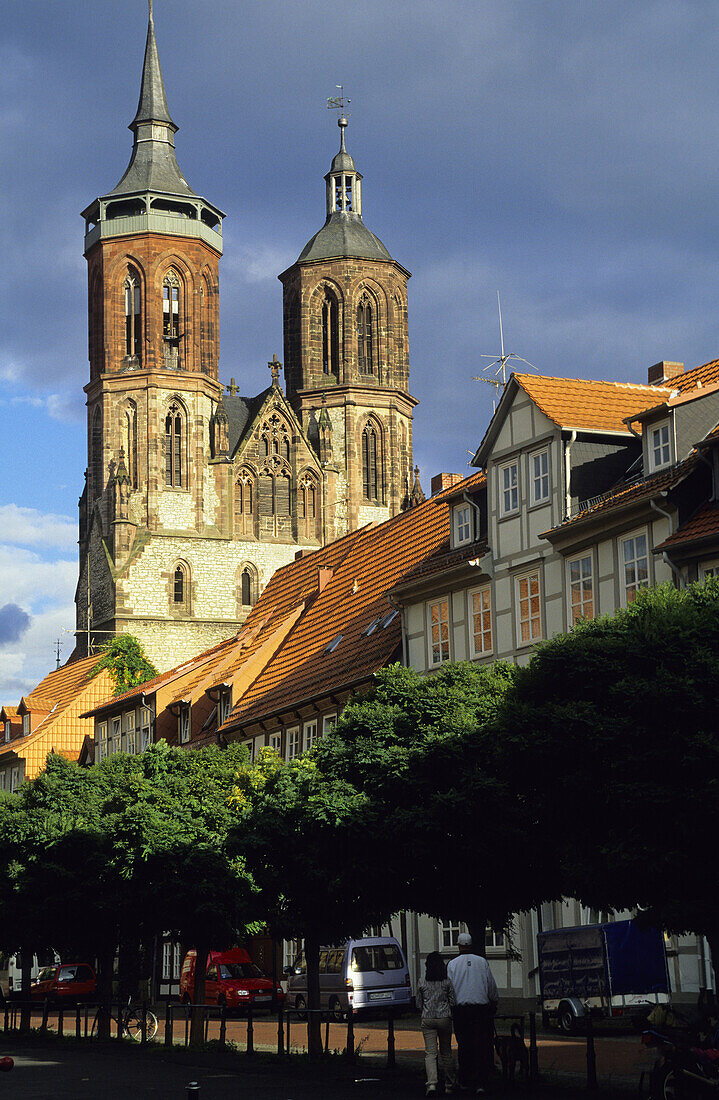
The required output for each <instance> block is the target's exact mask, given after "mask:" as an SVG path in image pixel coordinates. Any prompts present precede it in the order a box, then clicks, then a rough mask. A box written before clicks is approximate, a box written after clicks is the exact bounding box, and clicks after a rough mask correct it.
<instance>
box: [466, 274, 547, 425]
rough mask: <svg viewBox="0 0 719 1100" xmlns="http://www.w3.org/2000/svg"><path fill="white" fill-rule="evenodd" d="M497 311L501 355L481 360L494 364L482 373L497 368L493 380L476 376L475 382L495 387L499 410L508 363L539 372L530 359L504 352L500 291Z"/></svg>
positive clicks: (493, 402) (494, 400)
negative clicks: (522, 365)
mask: <svg viewBox="0 0 719 1100" xmlns="http://www.w3.org/2000/svg"><path fill="white" fill-rule="evenodd" d="M497 311H498V313H499V347H500V354H499V355H496V356H495V355H480V357H479V358H480V359H491V360H492V362H491V363H488V364H487V366H486V367H482V371H483V372H484V373H485V374H488V373H489V372H490V371H491V370H492V368H493V367H496V370H495V371H494V377H493V378H481V377H477V376H476V375H475V377H474V381H475V382H484V383H485V384H486V385H487V386H494V398H493V400H492V408H493V409H496V408H497V391H498V390H500V389H502V390H503V389H504V387H505V386H506V385H507V363H509V362H510V360H511V361H514V362H517V363H526V364H527V366H528V367H531V368H532V370H537V368H536V367H535V365H534V363H530V362H529V359H523V358H522V356H521V355H515V354H514V352H513V351H510V352H505V350H504V330H503V328H502V303H501V301H500V298H499V291H497Z"/></svg>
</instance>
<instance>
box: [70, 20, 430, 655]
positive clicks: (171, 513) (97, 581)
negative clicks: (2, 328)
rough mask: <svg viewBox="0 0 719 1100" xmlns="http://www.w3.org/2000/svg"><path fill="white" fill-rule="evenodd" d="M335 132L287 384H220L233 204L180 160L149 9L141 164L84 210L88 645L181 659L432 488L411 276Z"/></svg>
mask: <svg viewBox="0 0 719 1100" xmlns="http://www.w3.org/2000/svg"><path fill="white" fill-rule="evenodd" d="M338 124H339V128H340V147H339V151H338V152H337V154H336V156H335V157H334V159H333V160H332V163H331V166H330V169H329V172H328V173H327V175H326V176H325V177H324V179H325V204H326V205H325V221H324V225H322V227H321V228H320V229H319V231H318V232H316V233H315V234H314V235H313V236H312V237H311V238H310V239H309V241H308V242H307V244H305V246H304V248H302V250H301V251H300V253H299V255H298V257H297V259H296V261H295V262H294V263H293V264H292V265H291V266H290V267H289V268H287V270H286V271H283V272H282V273H281V274H279V279H280V281H281V283H282V293H283V334H284V350H283V359H284V370H283V373H284V388H283V385H282V381H281V368H282V367H283V364H282V363H280V362H279V359H278V356H277V354H276V353H275V354H273V356H272V359H271V360H270V361H269V362H268V367H269V372H270V374H269V379H268V381H269V385H268V386H267V388H266V389H265V390H264V391H263V392H262V393H259V394H256V395H254V396H241V382H242V379H241V378H240V379H239V382H240V385H237V384H236V382H235V378H234V377H232V378H231V382H230V384H229V385H228V386H225V385H223V383H222V382H221V381H220V376H219V309H220V295H219V264H220V259H221V256H222V251H223V239H222V222H223V218H224V217H225V215H224V213H223V212H222V211H221V210H219V209H218V208H217V207H216V206H214V205H213V204H212V203H211V202H209V201H208V200H207V199H205V198H203V197H202V196H201V195H199V194H197V193H196V192H195V191H194V190H193V189H192V187H191V186H190V184H189V183H188V182H187V180H186V179H185V177H184V176H183V174H182V172H181V170H180V167H179V165H178V162H177V159H176V153H175V133H176V132H177V129H178V127H177V126H176V124H175V123H174V121H173V119H172V117H171V115H170V112H169V109H168V104H167V97H166V93H165V87H164V82H163V78H162V71H161V68H160V61H159V55H158V49H157V42H156V38H155V28H154V22H153V13H152V3H151V2H150V13H149V22H148V29H147V40H146V46H145V56H144V63H143V69H142V78H141V87H140V97H139V102H138V106H137V112H136V114H135V117H134V118H133V120H132V122H131V123H130V130H131V131H132V133H133V146H132V153H131V157H130V163H129V165H128V167H127V169H126V171H125V173H124V175H123V176H122V178H121V179H120V181H119V183H118V184H117V185H116V186H115V187H114V188H113V189H112V190H111V191H109V192H107V193H106V194H104V195H102V196H101V197H99V198H97V199H95V200H94V201H93V202H92V203H91V204H90V205H89V206H88V207H87V209H86V210H84V211H83V218H84V220H85V242H84V243H85V248H84V252H85V256H86V259H87V266H88V322H89V323H88V341H89V361H90V380H89V382H88V384H87V386H86V387H85V392H86V394H87V437H88V460H87V463H88V464H87V471H86V484H85V488H84V491H83V494H82V496H81V498H80V538H79V546H80V573H79V583H78V587H77V592H76V601H75V602H76V619H77V622H76V626H77V639H78V653H80V654H83V653H86V652H87V651H88V650H90V651H92V650H93V649H95V648H96V647H97V646H98V645H101V644H102V643H103V642H105V641H107V640H108V638H110V637H112V636H113V635H114V634H116V633H130V634H133V635H134V636H135V637H137V638H138V639H139V640H140V641H141V642H142V644H143V646H144V647H145V650H146V652H147V654H148V656H149V657H150V659H151V660H152V661H153V662H154V663H155V664H156V665H157V666H158V668H161V669H162V668H167V667H168V666H169V665H176V664H178V663H179V662H181V661H183V660H185V659H186V658H189V657H191V656H192V655H193V654H196V653H197V652H199V651H200V650H203V649H207V648H208V647H209V646H212V645H214V644H216V643H219V642H220V641H222V640H223V639H225V638H227V637H229V636H231V635H232V634H234V633H236V632H237V630H238V629H239V627H240V626H241V624H242V623H243V622H244V620H245V618H246V617H247V615H248V613H249V610H250V608H251V607H252V605H253V604H254V603H255V601H256V600H257V598H258V596H259V594H260V592H261V591H262V590H263V588H264V587H265V585H266V584H267V582H268V581H269V579H270V577H271V576H272V574H273V573H274V571H275V570H276V569H277V568H278V567H279V566H281V565H285V564H286V563H287V562H289V561H292V560H293V559H294V558H296V557H298V556H302V555H303V554H305V553H307V552H310V551H312V550H315V549H317V548H319V547H320V546H323V545H325V544H326V543H328V542H331V541H333V540H334V539H336V538H338V537H340V536H342V535H345V534H347V533H349V532H351V531H353V530H356V529H357V528H359V527H361V526H364V525H366V524H368V523H373V522H377V521H381V520H384V519H387V518H389V517H390V516H393V515H395V514H397V513H398V512H399V511H400V510H402V509H403V508H405V507H407V506H408V505H409V504H410V503H413V502H415V501H417V500H418V499H423V497H422V493H421V489H420V487H419V483H418V481H417V478H416V477H415V479H414V484H413V481H412V466H413V459H412V410H413V408H414V406H415V405H416V400H415V399H414V398H413V397H412V396H411V395H410V393H409V348H408V324H407V281H408V279H409V277H410V276H409V272H408V271H407V270H406V269H405V268H404V267H402V265H401V264H400V263H398V262H397V261H396V260H394V259H393V258H392V256H391V255H390V253H389V252H388V251H387V249H386V248H385V246H384V245H383V244H382V242H381V241H380V240H379V239H378V238H377V237H376V236H375V235H374V234H373V233H372V232H370V230H369V229H368V228H367V227H366V225H365V224H364V221H363V217H362V201H363V195H362V175H361V173H360V172H358V170H357V168H356V165H355V162H354V159H353V157H352V156H351V155H350V153H349V152H348V151H347V148H346V145H345V140H346V139H345V133H346V129H347V119H346V118H345V117H344V116H342V117H340V118H339V119H338ZM236 373H239V372H236Z"/></svg>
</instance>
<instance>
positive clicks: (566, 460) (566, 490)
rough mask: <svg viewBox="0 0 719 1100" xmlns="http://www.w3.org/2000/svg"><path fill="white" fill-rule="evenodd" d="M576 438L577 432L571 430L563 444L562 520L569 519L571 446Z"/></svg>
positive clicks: (570, 509) (570, 506) (570, 503)
mask: <svg viewBox="0 0 719 1100" xmlns="http://www.w3.org/2000/svg"><path fill="white" fill-rule="evenodd" d="M576 438H577V430H576V428H575V429H573V431H572V434H571V435H570V437H569V439H568V440H567V441H566V443H565V444H564V518H565V519H569V517H570V515H571V513H572V494H571V492H570V486H569V482H570V478H571V474H572V462H571V458H572V444H573V443H574V441H575V440H576Z"/></svg>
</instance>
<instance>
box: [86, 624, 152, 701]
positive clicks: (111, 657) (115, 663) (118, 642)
mask: <svg viewBox="0 0 719 1100" xmlns="http://www.w3.org/2000/svg"><path fill="white" fill-rule="evenodd" d="M102 654H103V655H102V657H101V658H100V660H99V661H98V663H97V664H96V665H95V668H94V669H93V672H92V675H93V676H97V674H98V673H99V672H101V671H102V669H104V668H106V669H108V670H109V672H110V675H111V677H112V679H113V682H114V684H115V695H122V693H123V692H124V691H129V690H130V688H134V687H140V685H141V684H144V683H146V682H147V681H148V680H151V679H152V677H153V676H157V669H156V668H155V666H154V665H153V663H152V661H150V660H149V659H148V657H147V656H146V654H145V650H144V649H143V648H142V645H141V644H140V642H138V640H137V638H135V637H133V635H132V634H116V635H115V637H114V638H111V639H110V641H109V642H107V643H106V644H105V645H104V646H102Z"/></svg>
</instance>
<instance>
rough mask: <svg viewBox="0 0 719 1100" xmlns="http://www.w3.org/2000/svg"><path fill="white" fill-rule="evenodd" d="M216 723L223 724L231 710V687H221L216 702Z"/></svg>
mask: <svg viewBox="0 0 719 1100" xmlns="http://www.w3.org/2000/svg"><path fill="white" fill-rule="evenodd" d="M218 709H219V714H218V725H220V726H223V725H224V724H225V722H226V721H227V719H228V718H229V717H230V712H231V710H232V688H223V689H222V691H221V692H220V702H219V704H218Z"/></svg>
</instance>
